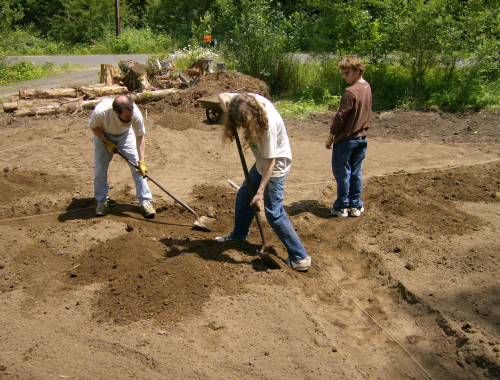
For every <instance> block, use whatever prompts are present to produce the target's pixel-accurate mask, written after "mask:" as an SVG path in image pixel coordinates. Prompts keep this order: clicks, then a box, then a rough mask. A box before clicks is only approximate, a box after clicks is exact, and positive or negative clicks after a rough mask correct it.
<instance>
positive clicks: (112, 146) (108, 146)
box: [106, 140, 119, 153]
mask: <svg viewBox="0 0 500 380" xmlns="http://www.w3.org/2000/svg"><path fill="white" fill-rule="evenodd" d="M106 149H108V152H109V153H115V149H116V150H119V149H118V147H117V146H116V145H115V144H113V141H111V140H108V142H107V143H106Z"/></svg>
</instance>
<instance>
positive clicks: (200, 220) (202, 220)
mask: <svg viewBox="0 0 500 380" xmlns="http://www.w3.org/2000/svg"><path fill="white" fill-rule="evenodd" d="M115 153H116V154H118V155H119V156H120V157H122V158H123V159H124V160H125V161H127V162H128V163H129V165H130V166H132V167H134V168H136V169H137V170H139V167H138V166H137V165H135V164H134V163H133V162H132V161H130V160H129V159H128V158H127V157H125V156H124V155H123V153H122V152H120V151H119V150H116V149H115ZM144 177H146V178H147V179H149V180H150V181H151V182H153V183H154V184H155V185H156V186H158V187H159V188H160V189H162V190H163V191H164V192H165V193H167V194H168V195H170V196H171V197H172V198H173V199H174V200H175V201H177V202H178V203H179V204H180V205H181V206H182V207H184V208H185V209H186V210H188V211H189V212H190V213H191V214H193V215H194V216H195V218H196V221H195V222H194V223H193V224H194V225H195V226H196V227H200V228H202V229H205V230H207V231H210V229H208V228H207V226H206V224H208V223H211V222H213V221H215V219H214V218H209V217H208V216H198V214H197V213H196V212H194V211H193V210H192V209H191V208H190V207H189V206H188V205H187V204H185V203H184V202H183V201H181V200H180V199H179V198H177V197H176V196H175V195H174V194H172V193H171V192H170V191H168V190H167V189H165V188H164V187H163V186H162V185H160V184H159V183H158V182H156V181H155V180H154V179H153V178H151V177H150V176H149V175H147V174H144Z"/></svg>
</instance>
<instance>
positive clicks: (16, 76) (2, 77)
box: [0, 61, 99, 86]
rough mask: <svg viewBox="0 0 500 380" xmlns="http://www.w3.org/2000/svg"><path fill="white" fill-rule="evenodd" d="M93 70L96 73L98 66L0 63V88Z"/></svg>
mask: <svg viewBox="0 0 500 380" xmlns="http://www.w3.org/2000/svg"><path fill="white" fill-rule="evenodd" d="M94 68H95V70H96V72H98V70H99V66H86V65H77V64H73V63H65V64H63V65H54V64H53V63H50V62H47V63H44V64H43V65H37V64H35V63H31V62H29V61H19V62H16V63H14V64H12V65H6V64H4V63H3V62H2V61H0V86H7V85H9V84H12V83H16V82H21V81H27V80H33V79H39V78H46V77H51V76H55V75H60V74H67V73H72V72H77V71H85V70H91V69H94Z"/></svg>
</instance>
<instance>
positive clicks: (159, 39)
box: [88, 28, 174, 54]
mask: <svg viewBox="0 0 500 380" xmlns="http://www.w3.org/2000/svg"><path fill="white" fill-rule="evenodd" d="M173 46H174V44H173V42H172V39H171V38H170V36H168V35H165V34H155V33H153V32H152V31H151V30H150V29H148V28H146V29H140V30H137V29H131V28H126V29H124V30H122V32H121V34H120V35H119V36H118V37H116V36H115V33H106V34H105V35H104V36H103V37H102V38H100V39H99V40H98V41H97V42H94V43H93V44H92V46H91V47H89V48H88V51H89V53H90V54H110V53H113V54H148V53H166V52H172V51H173Z"/></svg>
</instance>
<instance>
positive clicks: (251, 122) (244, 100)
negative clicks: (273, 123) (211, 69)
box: [223, 94, 269, 147]
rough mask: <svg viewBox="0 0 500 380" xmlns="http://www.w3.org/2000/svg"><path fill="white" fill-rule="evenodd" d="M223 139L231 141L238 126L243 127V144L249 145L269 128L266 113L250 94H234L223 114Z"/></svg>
mask: <svg viewBox="0 0 500 380" xmlns="http://www.w3.org/2000/svg"><path fill="white" fill-rule="evenodd" d="M223 125H224V134H223V140H224V141H233V140H234V138H235V136H234V132H235V131H236V133H238V132H237V129H238V128H242V129H243V133H244V135H243V136H244V140H245V142H244V144H243V145H244V146H245V147H249V146H250V143H251V142H252V141H258V140H260V138H261V137H262V135H263V134H264V131H267V130H268V129H269V122H268V119H267V113H266V111H265V110H264V108H263V107H262V105H261V104H260V103H259V102H258V101H257V100H256V99H255V98H254V97H253V96H251V95H248V94H242V95H238V96H235V97H234V98H233V99H232V100H231V103H229V109H228V111H227V112H226V113H225V114H224V120H223Z"/></svg>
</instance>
